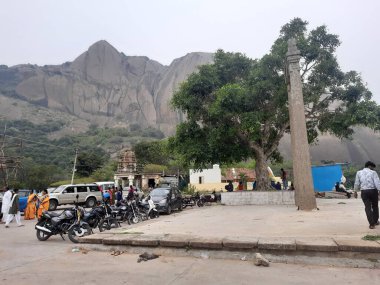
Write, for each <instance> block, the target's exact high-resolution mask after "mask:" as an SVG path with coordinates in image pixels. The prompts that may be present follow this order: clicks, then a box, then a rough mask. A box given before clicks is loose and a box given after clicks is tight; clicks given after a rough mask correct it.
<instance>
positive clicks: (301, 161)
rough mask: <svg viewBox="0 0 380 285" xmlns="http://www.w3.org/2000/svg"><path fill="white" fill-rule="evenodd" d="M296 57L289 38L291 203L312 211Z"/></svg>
mask: <svg viewBox="0 0 380 285" xmlns="http://www.w3.org/2000/svg"><path fill="white" fill-rule="evenodd" d="M300 54H301V53H300V51H299V50H298V48H297V46H296V40H295V39H289V41H288V52H287V54H286V60H287V76H288V77H287V79H288V98H289V99H288V100H289V117H290V133H291V145H292V157H293V183H294V188H295V204H296V206H298V207H299V209H300V210H313V209H315V208H317V203H316V199H315V194H314V186H313V178H312V176H311V163H310V153H309V144H308V141H307V132H306V119H305V106H304V102H303V94H302V81H301V75H300V65H299V61H300V59H301V56H300Z"/></svg>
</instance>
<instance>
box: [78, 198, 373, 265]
mask: <svg viewBox="0 0 380 285" xmlns="http://www.w3.org/2000/svg"><path fill="white" fill-rule="evenodd" d="M318 206H319V209H320V210H319V211H317V210H315V211H311V212H304V211H297V210H296V208H295V207H294V206H278V205H276V206H220V205H219V206H210V207H204V208H195V209H193V210H187V211H184V212H182V213H175V214H173V215H171V216H161V217H160V219H157V220H153V221H151V222H150V223H142V224H137V225H134V226H133V227H130V226H126V227H123V228H121V229H115V230H112V231H110V232H105V233H102V234H98V235H92V236H89V237H86V238H84V239H83V242H86V243H91V244H103V245H107V246H128V247H133V246H136V247H156V248H161V249H158V250H159V251H162V250H163V249H162V248H171V249H173V248H177V249H185V250H186V251H185V252H183V251H182V252H183V253H184V254H185V253H186V256H189V249H191V250H192V251H194V250H211V251H212V250H214V251H215V250H219V251H236V253H237V254H238V255H239V253H242V252H249V253H250V254H251V255H252V254H253V253H254V252H256V251H260V252H262V253H266V254H269V255H270V256H272V260H274V261H279V262H281V261H282V262H291V260H294V257H295V256H305V258H304V259H303V260H307V261H310V260H312V258H313V257H315V256H319V257H325V258H326V260H327V258H330V260H329V261H328V264H330V263H331V262H332V264H338V263H339V262H338V263H337V259H338V260H339V261H341V260H350V259H353V258H354V259H356V261H355V262H356V263H353V264H352V263H351V262H348V263H350V264H351V265H353V266H364V267H375V268H380V242H379V241H364V240H362V237H364V236H365V235H368V234H371V235H380V227H377V228H376V229H375V230H370V229H369V228H368V226H367V221H366V218H365V213H364V209H363V204H362V201H361V200H359V199H350V200H347V199H344V200H339V199H318ZM164 251H165V250H164ZM197 254H199V252H195V253H194V254H193V255H195V256H196V255H197ZM212 254H214V253H211V255H212ZM217 255H218V254H217ZM219 255H220V254H219ZM227 255H228V254H226V255H225V256H227ZM240 256H241V254H240ZM277 256H286V258H282V259H279V258H277ZM309 257H310V258H309ZM331 259H333V261H331ZM368 260H369V261H368ZM300 261H301V262H302V260H300ZM318 262H320V259H318ZM348 263H347V262H344V264H348Z"/></svg>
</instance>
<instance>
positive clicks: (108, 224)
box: [98, 200, 120, 232]
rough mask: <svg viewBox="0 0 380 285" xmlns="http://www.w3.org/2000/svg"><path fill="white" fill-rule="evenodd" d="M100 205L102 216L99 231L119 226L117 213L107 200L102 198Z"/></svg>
mask: <svg viewBox="0 0 380 285" xmlns="http://www.w3.org/2000/svg"><path fill="white" fill-rule="evenodd" d="M101 207H102V208H103V210H104V214H105V215H104V216H103V218H102V219H101V220H100V221H99V225H98V228H99V231H101V232H103V231H105V230H110V229H111V228H118V227H120V220H118V217H117V213H116V212H115V211H114V210H113V209H112V208H111V206H110V205H109V202H108V201H107V200H104V201H103V203H102V205H101Z"/></svg>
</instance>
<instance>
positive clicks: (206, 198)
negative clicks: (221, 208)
mask: <svg viewBox="0 0 380 285" xmlns="http://www.w3.org/2000/svg"><path fill="white" fill-rule="evenodd" d="M196 199H197V202H196V203H197V206H198V207H203V206H204V205H211V203H216V202H220V201H221V200H222V195H221V194H220V193H216V192H215V191H212V193H211V194H201V195H199V193H198V197H197V198H196Z"/></svg>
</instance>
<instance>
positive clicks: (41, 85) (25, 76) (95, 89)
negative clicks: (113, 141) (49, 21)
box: [0, 41, 212, 134]
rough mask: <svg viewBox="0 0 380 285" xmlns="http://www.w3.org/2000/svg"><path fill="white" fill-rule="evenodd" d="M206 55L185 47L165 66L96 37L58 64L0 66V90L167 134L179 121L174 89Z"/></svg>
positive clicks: (96, 119) (102, 122)
mask: <svg viewBox="0 0 380 285" xmlns="http://www.w3.org/2000/svg"><path fill="white" fill-rule="evenodd" d="M211 61H212V54H210V53H190V54H187V55H186V56H184V57H182V58H179V59H176V60H174V61H173V63H172V64H171V65H169V66H164V65H162V64H160V63H158V62H156V61H154V60H150V59H149V58H147V57H144V56H126V55H124V54H123V53H120V52H118V51H117V50H116V49H115V48H114V47H112V46H111V45H110V44H109V43H108V42H106V41H99V42H96V43H95V44H93V45H92V46H91V47H90V48H89V49H88V51H86V52H84V53H83V54H81V55H80V56H79V57H78V58H76V59H75V60H74V61H73V62H67V63H64V64H62V65H56V66H43V67H40V66H35V65H18V66H13V67H9V68H8V67H6V66H0V93H2V94H3V95H5V96H8V97H13V98H19V99H22V100H24V101H27V102H29V103H32V104H34V105H39V106H42V107H46V108H49V109H52V110H57V111H62V112H65V113H68V114H70V115H73V116H76V117H78V118H80V119H84V120H86V121H88V122H90V123H93V124H97V125H99V126H106V125H107V126H114V125H121V126H128V125H130V124H138V125H140V126H142V127H147V126H152V127H155V128H158V129H160V130H161V131H163V132H164V133H166V134H172V133H173V132H174V130H175V125H176V124H177V123H178V122H179V118H178V116H177V114H176V113H175V112H174V111H172V110H171V109H170V107H169V104H168V102H169V100H170V98H171V95H172V93H173V91H174V90H175V88H176V87H177V86H178V85H179V83H180V82H182V81H183V80H184V79H186V77H187V76H188V75H189V74H190V73H192V72H194V71H196V69H197V66H199V65H201V64H205V63H209V62H211Z"/></svg>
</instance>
